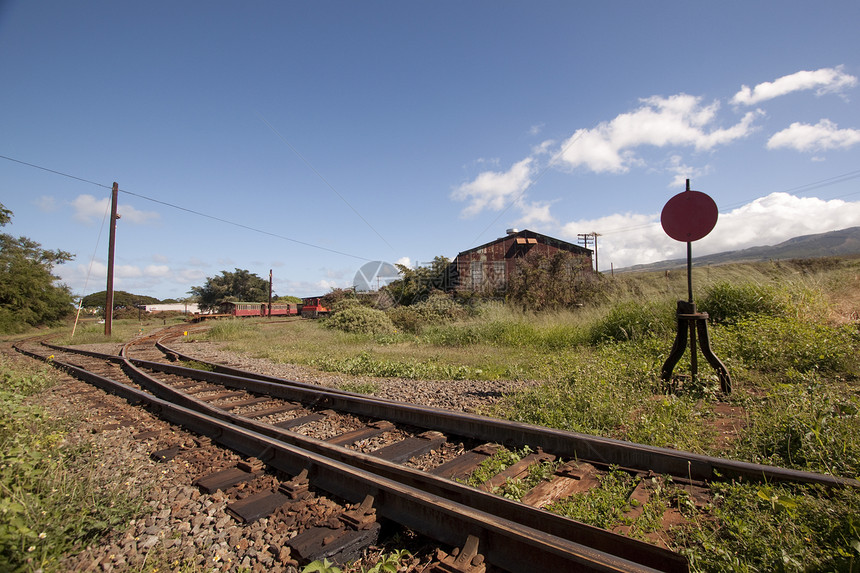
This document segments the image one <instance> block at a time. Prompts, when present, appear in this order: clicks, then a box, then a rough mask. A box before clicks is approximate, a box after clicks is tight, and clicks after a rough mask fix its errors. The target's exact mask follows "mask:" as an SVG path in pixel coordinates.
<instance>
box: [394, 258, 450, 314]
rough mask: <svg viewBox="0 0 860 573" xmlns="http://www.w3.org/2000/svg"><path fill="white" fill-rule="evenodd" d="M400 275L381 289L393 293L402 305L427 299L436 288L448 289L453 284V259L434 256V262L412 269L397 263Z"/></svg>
mask: <svg viewBox="0 0 860 573" xmlns="http://www.w3.org/2000/svg"><path fill="white" fill-rule="evenodd" d="M396 266H397V270H399V271H400V277H401V278H399V279H397V280H396V281H392V282H390V283H389V284H388V285H386V286H384V287H382V289H380V290H385V291H387V292H388V293H390V294H391V296H392V298H393V299H394V300H395V301H397V302H398V303H400V304H402V305H410V304H413V303H416V302H419V301H421V300H424V299H426V298H427V297H428V296H429V295H430V293H431V292H433V291H434V290H446V289H447V288H448V287H449V286H450V284H451V272H452V267H451V261H449V260H448V258H447V257H441V256H440V257H434V258H433V262H431V263H430V264H429V265H427V266H424V267H421V266H419V267H416V268H414V269H410V268H409V267H407V266H404V265H396Z"/></svg>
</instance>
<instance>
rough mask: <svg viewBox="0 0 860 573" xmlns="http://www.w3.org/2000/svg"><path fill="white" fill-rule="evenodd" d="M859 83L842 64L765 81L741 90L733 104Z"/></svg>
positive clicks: (824, 90) (750, 103) (822, 92)
mask: <svg viewBox="0 0 860 573" xmlns="http://www.w3.org/2000/svg"><path fill="white" fill-rule="evenodd" d="M855 85H857V78H856V77H854V76H852V75H849V74H846V73H845V72H843V71H842V66H837V67H835V68H821V69H820V70H815V71H808V70H804V71H800V72H796V73H793V74H790V75H787V76H782V77H781V78H777V79H776V80H774V81H772V82H763V83H760V84H758V85H757V86H755V87H754V88H752V89H750V88H749V86H741V90H740V91H739V92H738V93H736V94H735V95H734V97H733V98H732V103H733V104H743V105H755V104H757V103H759V102H762V101H766V100H769V99H773V98H776V97H779V96H783V95H786V94H789V93H792V92H796V91H802V90H811V89H815V90H816V94H817V95H822V94H825V93H834V92H840V91H842V90H844V89H845V88H850V87H854V86H855Z"/></svg>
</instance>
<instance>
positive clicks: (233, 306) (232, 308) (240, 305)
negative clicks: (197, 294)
mask: <svg viewBox="0 0 860 573" xmlns="http://www.w3.org/2000/svg"><path fill="white" fill-rule="evenodd" d="M265 306H266V305H265V304H264V303H259V302H225V303H223V304H222V305H221V314H229V315H230V316H263V309H264V308H265Z"/></svg>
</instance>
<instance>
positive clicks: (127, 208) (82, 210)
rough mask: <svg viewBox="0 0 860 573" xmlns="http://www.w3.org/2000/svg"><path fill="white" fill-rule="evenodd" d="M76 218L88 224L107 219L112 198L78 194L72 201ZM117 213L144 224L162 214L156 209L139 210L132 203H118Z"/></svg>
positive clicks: (123, 217) (125, 218) (124, 218)
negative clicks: (97, 197)
mask: <svg viewBox="0 0 860 573" xmlns="http://www.w3.org/2000/svg"><path fill="white" fill-rule="evenodd" d="M72 207H73V208H74V215H73V216H74V218H75V220H77V221H80V222H81V223H85V224H87V225H89V224H91V223H92V222H93V221H101V220H105V219H106V218H107V217H108V216H109V215H110V199H108V198H107V197H105V198H104V199H96V198H95V197H93V196H92V195H88V194H84V195H78V196H77V197H76V198H75V200H74V201H72ZM117 213H118V214H119V215H120V217H122V219H123V220H124V221H128V222H131V223H138V224H143V223H147V222H149V221H153V220H156V219H159V218H160V217H161V216H160V215H159V214H158V213H156V212H155V211H139V210H138V209H135V208H134V207H132V206H131V205H121V204H120V205H117Z"/></svg>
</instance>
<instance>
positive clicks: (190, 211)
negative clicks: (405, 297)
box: [0, 155, 390, 261]
mask: <svg viewBox="0 0 860 573" xmlns="http://www.w3.org/2000/svg"><path fill="white" fill-rule="evenodd" d="M0 159H6V160H8V161H12V162H15V163H19V164H21V165H26V166H28V167H33V168H35V169H40V170H42V171H47V172H48V173H53V174H55V175H61V176H63V177H68V178H69V179H75V180H77V181H82V182H84V183H89V184H90V185H95V186H97V187H102V188H105V189H113V187H112V186H110V185H104V184H102V183H97V182H95V181H91V180H89V179H84V178H82V177H77V176H75V175H70V174H69V173H64V172H62V171H57V170H55V169H49V168H47V167H43V166H41V165H36V164H34V163H28V162H26V161H21V160H20V159H15V158H12V157H8V156H6V155H0ZM119 191H120V192H121V193H124V194H126V195H131V196H134V197H137V198H139V199H143V200H145V201H151V202H153V203H158V204H160V205H164V206H166V207H170V208H173V209H177V210H180V211H185V212H186V213H191V214H193V215H197V216H199V217H205V218H207V219H212V220H213V221H218V222H220V223H225V224H227V225H233V226H235V227H239V228H242V229H245V230H248V231H253V232H255V233H260V234H263V235H267V236H270V237H274V238H277V239H282V240H285V241H289V242H292V243H296V244H299V245H303V246H305V247H309V248H313V249H319V250H321V251H327V252H329V253H334V254H336V255H341V256H345V257H351V258H354V259H358V260H361V261H370V260H371V259H368V258H367V257H361V256H359V255H354V254H351V253H347V252H344V251H339V250H337V249H331V248H328V247H323V246H322V245H316V244H313V243H308V242H306V241H300V240H299V239H293V238H291V237H287V236H284V235H279V234H277V233H272V232H270V231H264V230H262V229H258V228H256V227H252V226H250V225H245V224H242V223H237V222H235V221H230V220H229V219H224V218H222V217H216V216H214V215H208V214H206V213H202V212H200V211H196V210H194V209H189V208H187V207H182V206H180V205H176V204H173V203H168V202H167V201H162V200H160V199H155V198H153V197H148V196H146V195H142V194H140V193H134V192H132V191H128V190H127V189H122V188H120V189H119ZM389 246H390V245H389Z"/></svg>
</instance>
